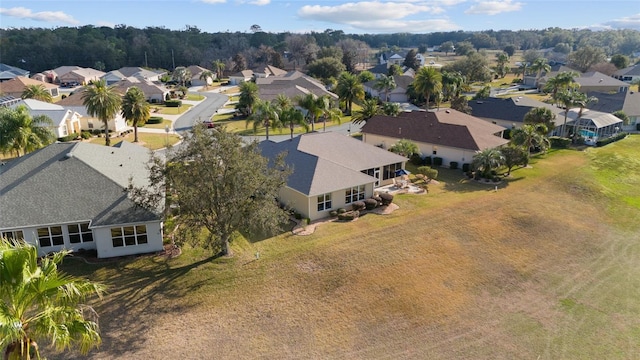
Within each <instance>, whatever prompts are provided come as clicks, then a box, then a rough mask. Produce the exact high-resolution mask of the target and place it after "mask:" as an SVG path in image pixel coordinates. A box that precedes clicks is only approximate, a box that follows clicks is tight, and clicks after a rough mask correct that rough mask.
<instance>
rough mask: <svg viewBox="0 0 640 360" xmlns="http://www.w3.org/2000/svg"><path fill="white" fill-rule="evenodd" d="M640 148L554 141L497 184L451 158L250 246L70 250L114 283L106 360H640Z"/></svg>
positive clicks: (634, 142)
mask: <svg viewBox="0 0 640 360" xmlns="http://www.w3.org/2000/svg"><path fill="white" fill-rule="evenodd" d="M639 147H640V136H632V137H630V138H627V139H625V140H623V141H620V142H617V143H614V144H610V145H608V146H606V147H604V148H596V149H587V150H585V151H583V152H577V151H571V150H562V151H554V152H552V153H550V154H548V155H545V156H542V157H541V158H536V159H533V160H532V161H531V165H532V167H531V168H524V169H517V170H515V171H513V173H512V176H511V177H510V178H509V179H507V180H506V181H504V182H503V183H502V184H501V185H500V186H499V189H498V190H497V191H494V187H493V185H491V186H487V185H483V184H479V183H475V182H469V181H468V180H465V179H463V177H462V176H461V173H459V172H457V171H454V170H448V169H442V170H441V176H440V180H441V181H440V183H439V184H437V185H431V187H430V192H429V194H427V195H400V196H397V197H396V199H395V200H394V202H396V203H397V204H398V205H399V207H400V209H399V210H396V211H395V212H393V213H392V214H390V215H384V216H382V215H372V214H368V215H364V216H363V217H361V218H360V219H358V220H357V221H354V222H351V223H327V224H323V225H321V226H320V227H319V228H318V229H317V231H316V232H315V233H314V234H313V235H310V236H306V237H301V236H294V235H291V234H290V233H286V234H282V235H281V236H278V237H275V238H270V239H266V240H262V241H255V242H251V241H248V240H246V239H244V238H242V237H239V238H237V239H236V241H235V242H234V244H233V248H234V252H235V255H234V256H233V257H232V258H218V259H213V258H211V257H210V254H208V253H206V252H204V251H201V250H198V249H191V248H189V247H185V248H184V253H183V255H182V256H180V257H178V258H176V259H172V260H167V259H164V258H161V257H154V256H148V257H140V258H137V259H126V260H121V261H118V262H112V263H105V264H101V265H87V264H84V263H82V262H80V261H75V260H71V259H70V260H67V261H66V262H65V264H66V269H67V271H69V272H71V273H73V274H76V275H83V276H89V277H90V278H91V279H93V280H99V281H102V282H104V283H106V284H107V285H108V286H109V289H110V290H109V294H108V295H107V296H106V298H105V299H104V300H103V301H101V302H97V303H96V304H95V305H96V309H97V311H98V313H99V314H100V316H101V318H100V327H101V330H102V334H103V340H104V343H103V346H102V347H101V348H100V350H98V351H94V352H92V354H91V356H89V357H88V358H91V359H123V358H127V359H175V358H185V359H190V358H202V359H209V358H218V359H252V358H263V359H300V358H304V359H637V358H640V342H639V340H638V339H640V300H639V299H640V242H639V241H638V240H639V237H638V233H639V230H640V192H639V191H638V188H640V175H638V174H640V160H638V157H637V149H638V148H639ZM256 251H259V252H260V255H261V256H260V259H259V260H256V259H255V257H254V254H255V252H256ZM196 354H197V355H196ZM49 358H50V359H54V358H69V359H70V358H78V356H77V355H75V354H67V355H62V356H49Z"/></svg>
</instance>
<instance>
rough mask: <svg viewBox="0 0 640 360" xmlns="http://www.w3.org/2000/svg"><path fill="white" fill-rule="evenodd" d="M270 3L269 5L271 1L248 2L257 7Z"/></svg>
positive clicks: (254, 0)
mask: <svg viewBox="0 0 640 360" xmlns="http://www.w3.org/2000/svg"><path fill="white" fill-rule="evenodd" d="M270 3H271V0H253V1H249V4H252V5H258V6H262V5H269V4H270Z"/></svg>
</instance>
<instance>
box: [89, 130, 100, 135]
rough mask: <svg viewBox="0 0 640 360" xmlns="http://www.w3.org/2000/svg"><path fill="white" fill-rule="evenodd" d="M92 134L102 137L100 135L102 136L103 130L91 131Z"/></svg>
mask: <svg viewBox="0 0 640 360" xmlns="http://www.w3.org/2000/svg"><path fill="white" fill-rule="evenodd" d="M91 133H92V134H93V135H100V134H102V130H100V129H93V130H91Z"/></svg>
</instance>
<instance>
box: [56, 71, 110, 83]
mask: <svg viewBox="0 0 640 360" xmlns="http://www.w3.org/2000/svg"><path fill="white" fill-rule="evenodd" d="M104 74H105V73H104V72H102V71H100V70H96V69H92V68H80V69H76V70H71V71H69V72H68V73H66V74H62V75H60V76H58V80H59V81H60V83H61V84H79V85H87V84H89V82H91V81H98V80H100V78H101V77H103V76H104Z"/></svg>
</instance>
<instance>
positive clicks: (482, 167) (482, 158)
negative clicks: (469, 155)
mask: <svg viewBox="0 0 640 360" xmlns="http://www.w3.org/2000/svg"><path fill="white" fill-rule="evenodd" d="M503 164H504V156H503V155H502V153H501V152H500V150H498V149H495V148H494V149H490V148H488V149H484V150H482V151H478V152H476V154H475V155H473V162H472V165H473V168H474V169H476V170H478V171H480V173H481V175H482V177H484V178H489V177H491V172H492V171H493V170H496V169H498V168H499V167H500V166H502V165H503Z"/></svg>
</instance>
